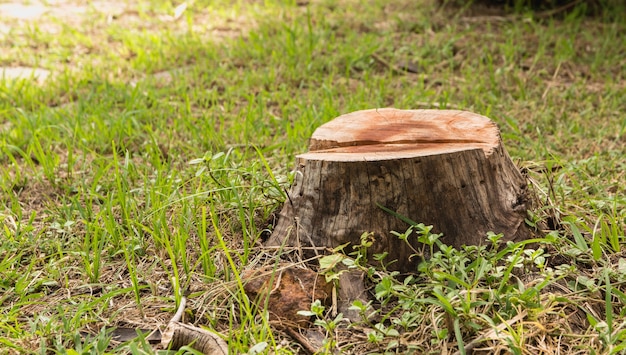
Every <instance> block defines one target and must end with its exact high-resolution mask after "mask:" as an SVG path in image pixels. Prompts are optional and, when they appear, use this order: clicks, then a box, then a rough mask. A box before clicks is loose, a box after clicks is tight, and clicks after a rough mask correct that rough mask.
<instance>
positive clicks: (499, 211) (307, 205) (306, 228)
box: [267, 108, 530, 272]
mask: <svg viewBox="0 0 626 355" xmlns="http://www.w3.org/2000/svg"><path fill="white" fill-rule="evenodd" d="M296 162H297V172H296V177H295V181H294V183H293V185H292V186H291V189H290V191H289V194H288V195H289V198H288V199H287V201H286V202H285V204H284V206H283V209H282V211H281V213H280V217H279V220H278V223H277V225H276V226H275V229H274V231H273V233H272V235H271V236H270V238H269V240H268V241H267V243H268V244H269V245H283V244H285V245H290V246H313V247H331V248H332V247H336V246H339V245H342V244H344V243H352V245H359V243H360V236H361V235H362V233H363V232H373V233H374V237H375V243H374V244H373V246H372V247H371V248H370V250H369V252H368V253H369V255H372V253H382V252H387V253H388V257H387V259H386V260H387V261H390V260H397V261H398V262H396V263H394V264H392V267H391V268H392V269H396V270H400V271H403V272H411V271H415V270H416V268H415V267H416V264H417V263H418V262H419V260H416V259H419V258H413V259H411V258H410V256H411V254H413V253H414V252H413V251H412V250H411V248H409V247H408V246H407V245H406V244H405V242H403V241H401V240H399V239H398V238H397V237H395V236H393V235H392V234H391V233H390V232H391V231H398V232H404V231H405V230H406V229H407V228H408V226H409V225H408V224H407V223H406V222H404V221H402V219H400V218H398V217H397V216H394V215H393V214H390V213H388V212H386V211H384V210H383V209H382V208H380V206H384V207H386V208H387V209H389V210H392V211H395V212H396V213H397V214H399V215H401V216H405V217H407V218H409V219H411V220H413V221H416V222H419V223H424V224H426V225H433V226H434V228H433V232H434V233H443V234H444V236H443V237H442V239H441V240H442V241H443V242H444V243H445V244H448V245H453V246H455V247H461V246H462V245H479V244H481V243H483V242H484V241H485V239H486V234H487V232H489V231H492V232H495V233H503V234H504V239H505V240H512V241H518V240H522V239H526V238H528V237H529V236H530V231H529V229H528V228H527V226H526V224H525V223H524V220H525V217H526V212H527V208H528V207H529V206H528V205H529V203H530V201H529V199H528V198H527V183H526V180H525V178H524V177H523V176H522V175H521V174H520V172H519V170H518V169H517V168H516V166H515V164H514V163H513V162H512V161H511V159H510V157H509V156H508V154H507V153H506V151H505V149H504V147H503V145H502V140H501V137H500V132H499V130H498V127H497V126H496V125H495V123H493V122H492V121H491V120H489V119H488V118H487V117H484V116H481V115H478V114H474V113H470V112H465V111H455V110H397V109H392V108H386V109H375V110H365V111H357V112H353V113H350V114H346V115H343V116H340V117H338V118H336V119H335V120H333V121H330V122H328V123H326V124H324V125H322V126H321V127H319V128H318V129H317V130H316V131H315V132H314V134H313V136H312V138H311V140H310V146H309V152H308V153H305V154H301V155H298V156H297V157H296ZM410 240H411V244H412V246H413V248H415V249H418V248H419V247H420V245H419V244H418V243H417V238H416V237H415V236H413V237H412V238H410Z"/></svg>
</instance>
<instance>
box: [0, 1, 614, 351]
mask: <svg viewBox="0 0 626 355" xmlns="http://www.w3.org/2000/svg"><path fill="white" fill-rule="evenodd" d="M585 9H586V2H580V1H579V2H578V5H577V6H574V7H570V8H568V9H566V10H565V9H563V10H561V11H553V12H543V10H542V12H535V13H533V12H530V11H527V10H524V9H518V11H516V12H503V11H502V9H494V8H485V7H467V6H466V7H458V6H439V5H438V2H437V1H429V0H413V1H406V0H399V1H382V0H372V1H367V2H364V1H353V0H311V1H306V0H305V1H277V0H267V1H263V2H261V1H237V2H231V1H223V0H218V1H207V0H197V1H190V2H186V3H172V2H167V1H160V0H153V1H137V2H131V1H128V2H109V1H108V0H105V1H99V2H83V1H78V0H76V1H73V0H68V1H65V0H61V1H54V2H46V3H44V4H40V3H37V2H28V3H26V2H24V3H0V18H2V23H0V67H1V68H0V74H2V75H0V162H1V163H0V201H1V202H2V203H1V204H0V228H1V231H0V233H1V237H0V353H2V354H4V353H8V354H105V353H116V354H117V353H120V354H131V353H132V354H152V353H157V352H158V353H162V354H164V353H167V351H166V350H162V349H160V346H159V345H158V344H153V343H151V342H150V339H148V338H147V336H146V335H145V334H144V335H139V336H135V337H134V338H132V337H131V338H132V339H130V340H122V341H119V339H117V338H115V337H114V335H115V336H116V335H117V333H112V332H113V331H114V329H130V330H131V332H134V331H135V330H139V329H143V330H148V331H151V330H155V329H157V328H159V329H161V330H162V329H163V328H164V327H165V325H167V324H168V321H169V320H170V319H171V318H172V316H173V315H174V313H175V312H176V310H177V308H178V307H179V305H180V304H181V302H182V301H183V300H185V301H186V302H187V303H186V308H185V312H184V313H185V314H184V317H183V320H184V322H185V323H188V324H193V325H195V326H197V327H204V328H206V329H209V330H211V331H213V332H215V333H217V334H220V335H221V336H222V337H223V338H224V339H225V340H226V341H227V343H228V348H229V351H230V352H231V353H233V354H236V353H249V354H255V353H280V354H291V353H294V354H295V353H306V351H307V350H306V349H305V346H304V345H303V341H302V340H298V339H297V337H295V336H294V335H293V331H291V332H290V331H288V329H286V328H285V327H284V326H283V325H281V324H277V323H276V322H275V321H273V320H271V319H270V318H268V314H267V312H266V311H264V310H262V309H258V308H257V307H256V306H255V305H254V302H253V301H254V300H253V299H251V298H249V297H248V296H247V295H246V294H245V292H244V290H243V289H244V288H243V284H242V281H241V276H242V273H243V272H244V270H248V269H250V268H253V267H257V266H259V265H263V264H271V263H272V261H273V260H276V256H275V255H274V254H272V252H271V251H268V250H266V249H263V247H262V244H261V241H262V240H263V238H265V237H266V236H267V234H268V233H269V231H271V228H272V225H273V223H274V222H273V221H274V217H275V215H276V213H277V212H278V211H279V209H280V206H281V205H282V203H283V202H285V200H286V195H285V193H284V191H286V189H288V188H289V185H290V181H292V180H293V174H292V173H291V171H292V170H293V169H294V164H295V160H294V156H295V155H296V154H298V153H302V152H305V151H306V150H307V140H308V138H309V137H310V136H311V134H312V132H313V131H314V130H315V129H316V128H317V127H318V126H320V125H321V124H323V123H325V122H327V121H329V120H331V119H333V118H335V117H337V116H339V115H341V114H343V113H348V112H351V111H356V110H360V109H367V108H377V107H395V108H399V109H420V108H438V109H445V108H452V109H460V110H468V111H473V112H476V113H479V114H482V115H485V116H487V117H489V118H491V119H493V120H494V121H495V122H496V123H497V124H498V126H499V127H500V130H501V134H502V138H503V143H504V146H505V148H506V149H507V151H508V153H509V154H510V155H511V157H512V158H513V160H514V161H515V163H516V164H517V166H519V168H520V169H521V171H522V172H523V173H524V174H525V176H527V177H528V183H529V186H530V187H531V190H532V191H533V193H534V195H535V200H536V201H535V204H534V206H533V208H532V210H531V211H530V212H529V216H528V220H527V223H528V224H530V225H531V226H532V227H533V228H535V231H536V236H535V237H536V238H535V239H534V240H533V241H534V242H535V243H533V244H526V243H518V244H509V245H503V244H502V243H500V242H499V241H498V236H496V235H489V236H485V244H484V245H483V246H481V247H467V248H463V249H461V250H456V249H451V248H446V247H445V246H444V247H442V248H441V249H440V250H439V252H438V253H435V254H433V257H432V258H431V259H429V260H426V261H424V262H423V263H422V265H420V267H419V271H417V270H416V271H417V272H416V274H415V275H414V276H410V277H408V278H405V277H400V275H397V274H395V273H393V272H389V271H387V270H386V269H385V268H384V267H381V266H367V265H360V266H359V267H360V268H362V269H363V270H364V271H366V273H367V275H368V278H367V285H368V286H369V287H370V289H369V291H370V296H371V304H370V308H369V310H368V308H367V307H366V306H365V305H362V304H355V309H357V310H358V309H361V310H363V312H361V313H362V315H363V316H362V317H360V318H357V319H350V320H349V321H348V320H346V319H341V316H337V315H336V314H333V312H332V310H331V309H330V307H323V306H321V305H314V307H313V309H310V310H303V311H311V314H314V316H313V318H315V319H316V321H315V324H312V325H311V328H310V329H309V330H308V332H304V331H302V332H303V334H304V335H303V337H304V338H305V339H308V341H310V343H311V344H314V345H315V347H316V348H317V349H319V352H320V353H329V354H330V353H336V352H338V353H355V354H364V353H415V354H423V353H430V354H440V353H458V354H465V353H472V352H474V353H509V352H510V353H515V354H552V353H555V352H556V351H560V353H564V354H574V353H577V354H588V353H592V354H612V353H622V352H624V351H626V254H625V253H624V250H625V249H624V248H626V238H625V234H626V173H625V171H626V159H625V156H626V59H625V58H626V8H624V7H623V6H622V5H620V4H616V5H614V6H613V7H611V8H606V9H603V10H602V9H601V10H599V11H596V13H594V14H588V13H585V11H584V10H585ZM11 68H12V69H11ZM16 68H21V69H20V70H21V73H18V74H15V73H16ZM34 68H37V69H38V71H37V72H33V71H32V69H34ZM407 69H409V70H407ZM29 73H32V75H30V74H29ZM418 222H419V221H418ZM416 230H417V227H416ZM421 231H422V233H423V234H424V235H428V233H429V232H428V230H421ZM364 232H366V231H364ZM390 232H391V231H390ZM396 232H398V233H403V232H405V231H396ZM409 237H417V236H415V235H412V236H409ZM316 262H317V261H314V262H312V263H311V267H315V265H316ZM366 310H367V311H366ZM370 313H371V314H370ZM186 351H187V352H189V353H192V352H193V350H190V349H188V348H183V349H182V350H179V351H178V353H185V352H186ZM172 353H174V352H172Z"/></svg>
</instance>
